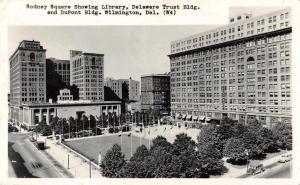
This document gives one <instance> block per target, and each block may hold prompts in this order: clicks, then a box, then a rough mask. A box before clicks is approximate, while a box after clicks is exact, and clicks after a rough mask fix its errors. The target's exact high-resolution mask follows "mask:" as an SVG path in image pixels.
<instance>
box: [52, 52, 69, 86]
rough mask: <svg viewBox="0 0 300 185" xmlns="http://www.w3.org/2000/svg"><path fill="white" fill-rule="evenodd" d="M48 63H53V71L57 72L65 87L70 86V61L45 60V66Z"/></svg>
mask: <svg viewBox="0 0 300 185" xmlns="http://www.w3.org/2000/svg"><path fill="white" fill-rule="evenodd" d="M50 62H52V63H53V66H54V71H55V72H57V74H59V76H60V77H61V80H62V81H63V82H64V83H65V84H66V85H70V61H69V60H61V59H56V58H49V59H47V65H48V63H50Z"/></svg>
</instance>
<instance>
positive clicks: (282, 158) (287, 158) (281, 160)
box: [278, 154, 292, 163]
mask: <svg viewBox="0 0 300 185" xmlns="http://www.w3.org/2000/svg"><path fill="white" fill-rule="evenodd" d="M291 160H292V154H283V155H281V156H280V158H279V160H278V162H279V163H286V162H289V161H291Z"/></svg>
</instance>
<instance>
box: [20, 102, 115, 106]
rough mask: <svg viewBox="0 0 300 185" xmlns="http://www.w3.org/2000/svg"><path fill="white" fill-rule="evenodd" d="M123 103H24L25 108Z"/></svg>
mask: <svg viewBox="0 0 300 185" xmlns="http://www.w3.org/2000/svg"><path fill="white" fill-rule="evenodd" d="M120 103H121V101H99V102H73V103H23V104H22V106H23V107H47V106H48V107H51V106H53V107H62V106H86V105H109V104H120Z"/></svg>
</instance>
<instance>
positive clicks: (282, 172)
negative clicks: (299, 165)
mask: <svg viewBox="0 0 300 185" xmlns="http://www.w3.org/2000/svg"><path fill="white" fill-rule="evenodd" d="M291 169H292V166H291V162H288V163H285V164H279V166H278V167H277V168H273V169H270V170H269V171H266V172H265V173H263V174H262V176H261V177H260V178H291Z"/></svg>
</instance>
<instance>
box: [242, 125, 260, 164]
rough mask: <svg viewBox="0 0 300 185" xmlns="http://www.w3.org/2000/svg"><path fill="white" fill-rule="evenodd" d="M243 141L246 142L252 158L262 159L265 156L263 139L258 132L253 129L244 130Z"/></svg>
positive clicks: (245, 145) (245, 144)
mask: <svg viewBox="0 0 300 185" xmlns="http://www.w3.org/2000/svg"><path fill="white" fill-rule="evenodd" d="M241 139H242V142H243V143H244V147H245V149H247V150H248V151H249V158H250V159H262V158H264V157H265V154H264V151H263V149H262V145H261V143H262V141H261V140H260V138H259V135H258V133H254V132H251V131H249V130H248V131H247V132H244V134H243V135H242V136H241Z"/></svg>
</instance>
